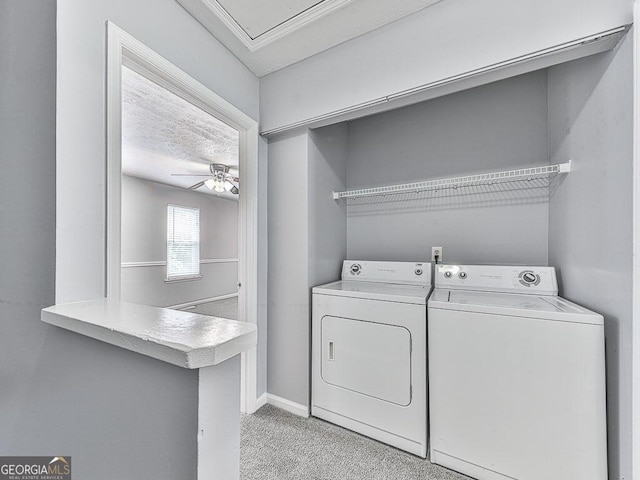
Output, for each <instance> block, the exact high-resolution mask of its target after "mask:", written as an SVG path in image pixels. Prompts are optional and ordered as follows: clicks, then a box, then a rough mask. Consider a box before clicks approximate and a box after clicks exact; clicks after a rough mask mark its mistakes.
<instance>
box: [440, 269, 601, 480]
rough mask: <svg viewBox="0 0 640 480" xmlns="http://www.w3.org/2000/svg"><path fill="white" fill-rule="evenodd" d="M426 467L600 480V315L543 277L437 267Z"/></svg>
mask: <svg viewBox="0 0 640 480" xmlns="http://www.w3.org/2000/svg"><path fill="white" fill-rule="evenodd" d="M435 287H436V289H435V290H434V293H433V295H432V296H431V299H430V300H429V332H428V334H429V415H430V421H431V425H430V430H431V431H430V434H431V442H430V458H431V461H432V462H434V463H438V464H440V465H443V466H445V467H449V468H451V469H453V470H457V471H459V472H462V473H465V474H467V475H469V476H471V477H475V478H478V479H481V480H507V479H509V480H542V479H544V480H567V479H580V480H606V478H607V444H606V435H607V432H606V413H605V409H606V406H605V358H604V329H603V318H602V316H601V315H599V314H597V313H594V312H591V311H589V310H586V309H584V308H582V307H580V306H579V305H576V304H575V303H572V302H569V301H567V300H564V299H562V298H559V297H558V296H557V283H556V276H555V270H554V269H553V268H551V267H506V266H467V265H438V266H437V267H436V271H435Z"/></svg>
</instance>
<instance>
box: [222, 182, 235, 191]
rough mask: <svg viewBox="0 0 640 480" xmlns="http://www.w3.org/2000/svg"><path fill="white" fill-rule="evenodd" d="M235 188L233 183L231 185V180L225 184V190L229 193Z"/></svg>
mask: <svg viewBox="0 0 640 480" xmlns="http://www.w3.org/2000/svg"><path fill="white" fill-rule="evenodd" d="M233 187H234V185H233V183H231V182H230V181H229V180H227V181H225V182H224V189H225V190H226V191H227V192H228V191H230V190H231V189H232V188H233Z"/></svg>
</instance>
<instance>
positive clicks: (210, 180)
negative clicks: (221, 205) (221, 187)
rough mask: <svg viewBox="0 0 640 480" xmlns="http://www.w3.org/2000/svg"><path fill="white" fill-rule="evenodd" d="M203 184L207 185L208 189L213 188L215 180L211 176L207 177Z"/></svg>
mask: <svg viewBox="0 0 640 480" xmlns="http://www.w3.org/2000/svg"><path fill="white" fill-rule="evenodd" d="M204 184H205V185H206V186H207V188H208V189H209V190H213V187H215V185H216V182H215V180H214V179H213V178H207V179H206V180H205V181H204Z"/></svg>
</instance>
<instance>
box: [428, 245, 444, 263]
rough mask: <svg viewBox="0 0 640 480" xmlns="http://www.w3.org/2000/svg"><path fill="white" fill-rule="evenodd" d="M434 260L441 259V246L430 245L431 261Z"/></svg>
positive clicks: (439, 260)
mask: <svg viewBox="0 0 640 480" xmlns="http://www.w3.org/2000/svg"><path fill="white" fill-rule="evenodd" d="M436 257H437V258H436ZM436 260H437V261H438V262H441V261H442V247H431V261H432V262H435V261H436Z"/></svg>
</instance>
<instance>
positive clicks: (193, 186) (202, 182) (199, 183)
mask: <svg viewBox="0 0 640 480" xmlns="http://www.w3.org/2000/svg"><path fill="white" fill-rule="evenodd" d="M202 185H204V180H203V181H201V182H198V183H195V184H193V185H191V186H190V187H189V190H195V189H196V188H200V187H201V186H202Z"/></svg>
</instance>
